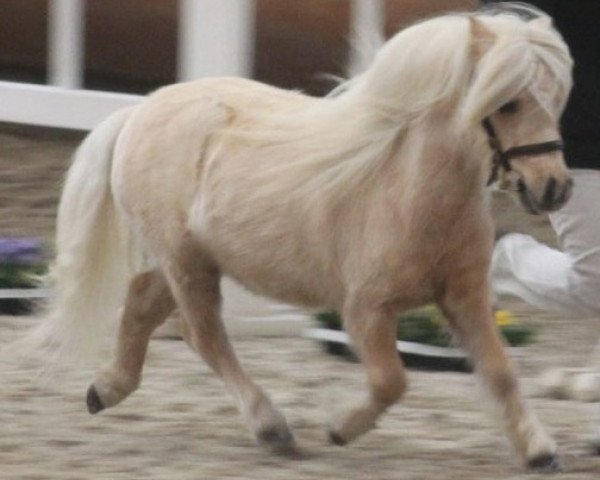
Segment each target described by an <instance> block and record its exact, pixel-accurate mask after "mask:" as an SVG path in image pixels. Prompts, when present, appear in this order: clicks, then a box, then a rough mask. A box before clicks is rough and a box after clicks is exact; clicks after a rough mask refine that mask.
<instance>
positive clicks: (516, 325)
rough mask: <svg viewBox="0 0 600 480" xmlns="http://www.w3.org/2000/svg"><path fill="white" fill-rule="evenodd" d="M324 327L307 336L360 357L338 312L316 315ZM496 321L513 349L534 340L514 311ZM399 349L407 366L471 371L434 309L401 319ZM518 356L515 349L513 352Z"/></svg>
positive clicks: (327, 347)
mask: <svg viewBox="0 0 600 480" xmlns="http://www.w3.org/2000/svg"><path fill="white" fill-rule="evenodd" d="M315 318H316V320H317V321H318V323H319V324H320V325H321V328H313V329H309V330H307V331H306V332H305V336H307V337H309V338H314V339H316V340H317V341H319V342H321V343H322V345H323V347H324V348H325V350H326V351H327V352H328V353H331V354H334V355H341V356H344V357H346V358H348V359H351V360H356V356H355V354H354V353H353V351H352V347H351V346H350V342H349V338H348V336H347V334H346V333H345V332H343V331H341V320H340V318H339V316H338V315H337V314H336V313H335V312H324V313H319V314H317V315H316V316H315ZM495 319H496V323H497V325H498V328H499V329H500V332H501V333H502V334H503V335H504V337H505V339H506V341H507V343H508V344H509V345H510V346H518V345H523V344H525V343H528V342H530V341H531V339H532V337H533V334H534V331H533V329H532V328H530V327H527V326H525V325H523V324H521V323H520V322H519V321H518V320H517V319H516V317H515V316H513V315H512V314H511V313H510V312H507V311H504V310H499V311H496V312H495ZM397 338H398V340H397V342H396V346H397V350H398V353H399V355H400V356H401V357H402V360H403V362H404V364H405V365H406V366H407V367H413V368H422V369H428V370H451V371H459V372H471V371H472V367H471V365H470V363H469V360H468V358H467V355H466V354H465V352H463V351H462V350H461V349H460V348H456V347H455V346H454V342H453V338H452V335H451V333H450V330H449V329H448V326H447V324H446V321H445V319H444V317H443V315H442V313H441V312H440V311H439V310H438V309H437V308H435V307H433V306H428V307H424V308H421V309H417V310H412V311H409V312H406V313H404V314H402V315H401V316H400V317H399V318H398V329H397ZM511 351H512V353H513V354H514V349H511Z"/></svg>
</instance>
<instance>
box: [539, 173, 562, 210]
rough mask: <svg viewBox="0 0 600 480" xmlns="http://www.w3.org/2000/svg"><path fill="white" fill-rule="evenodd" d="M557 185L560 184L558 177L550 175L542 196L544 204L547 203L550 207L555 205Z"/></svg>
mask: <svg viewBox="0 0 600 480" xmlns="http://www.w3.org/2000/svg"><path fill="white" fill-rule="evenodd" d="M557 185H558V182H557V181H556V178H554V177H550V178H549V179H548V181H547V182H546V188H545V190H544V195H543V197H542V205H545V206H548V207H550V206H552V205H554V199H555V196H556V187H557ZM557 200H558V199H557Z"/></svg>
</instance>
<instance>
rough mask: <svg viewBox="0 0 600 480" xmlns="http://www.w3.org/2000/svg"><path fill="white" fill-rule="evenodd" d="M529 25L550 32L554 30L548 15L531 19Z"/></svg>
mask: <svg viewBox="0 0 600 480" xmlns="http://www.w3.org/2000/svg"><path fill="white" fill-rule="evenodd" d="M528 23H529V25H531V26H533V27H540V28H543V29H545V30H550V29H551V28H552V18H550V17H549V16H548V15H540V16H539V17H535V18H533V19H531V20H530V21H529V22H528Z"/></svg>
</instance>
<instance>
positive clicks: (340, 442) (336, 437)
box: [329, 430, 348, 447]
mask: <svg viewBox="0 0 600 480" xmlns="http://www.w3.org/2000/svg"><path fill="white" fill-rule="evenodd" d="M329 441H330V442H331V443H333V444H334V445H337V446H338V447H343V446H344V445H346V444H347V443H348V442H347V441H346V440H345V439H344V438H343V437H342V436H341V435H340V434H339V433H338V432H334V431H333V430H332V431H330V432H329Z"/></svg>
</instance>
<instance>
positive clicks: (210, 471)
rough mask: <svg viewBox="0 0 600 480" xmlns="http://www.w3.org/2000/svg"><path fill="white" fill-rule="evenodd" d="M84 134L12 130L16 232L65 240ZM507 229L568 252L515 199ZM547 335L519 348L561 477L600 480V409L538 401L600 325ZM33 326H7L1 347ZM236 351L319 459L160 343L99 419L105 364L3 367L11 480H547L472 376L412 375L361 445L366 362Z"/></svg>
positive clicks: (295, 344)
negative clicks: (92, 401) (594, 450)
mask: <svg viewBox="0 0 600 480" xmlns="http://www.w3.org/2000/svg"><path fill="white" fill-rule="evenodd" d="M79 138H80V136H79V135H76V134H65V133H64V132H62V133H61V132H59V133H56V132H47V131H39V130H30V129H27V130H22V129H15V128H13V127H7V126H4V127H3V128H1V129H0V182H1V185H2V189H1V191H0V235H3V236H7V235H29V236H37V237H41V238H44V239H47V240H48V242H49V244H50V243H51V238H52V234H53V228H54V227H53V225H54V214H55V209H56V202H57V195H58V192H59V186H60V181H61V178H62V176H63V174H64V171H65V169H66V167H67V165H68V163H69V160H68V158H69V155H70V153H71V152H72V150H73V148H74V147H75V145H76V144H77V141H78V140H79ZM496 208H497V209H498V208H499V209H500V210H501V211H502V215H500V217H501V218H500V220H499V222H500V223H502V225H503V228H510V229H513V230H519V231H527V232H533V233H535V234H536V236H538V237H539V238H545V239H546V240H547V241H549V242H552V240H553V239H552V235H551V232H550V231H549V230H548V227H547V223H546V222H545V221H544V219H539V218H537V219H533V218H532V217H528V216H524V215H522V214H521V213H520V211H519V210H518V207H517V209H514V210H513V207H511V205H510V202H509V201H506V199H500V201H498V202H497V206H496ZM511 306H512V308H514V309H516V310H519V311H521V312H523V313H524V315H525V317H524V321H528V322H530V323H531V324H533V325H535V326H536V327H538V328H539V335H538V338H537V341H536V342H535V343H533V344H532V345H531V346H528V347H525V348H522V349H520V350H519V352H518V353H517V354H516V358H515V360H516V362H517V364H518V366H519V370H520V377H521V380H522V387H523V391H524V393H525V395H526V396H527V397H528V398H529V401H530V403H531V405H532V407H533V408H534V409H535V411H536V412H537V414H538V415H539V417H540V419H541V421H542V422H543V423H544V424H545V425H546V426H547V428H548V429H549V431H550V432H551V433H552V434H553V435H554V437H555V438H556V440H557V442H558V443H559V446H560V451H561V452H562V458H563V462H564V471H563V473H560V474H558V475H555V476H553V477H552V478H553V479H557V480H563V479H564V480H566V479H570V480H592V479H594V480H597V479H598V478H600V457H592V456H591V455H590V454H589V448H588V444H587V440H588V437H589V434H590V433H591V426H590V419H591V418H592V416H593V413H594V409H595V408H597V406H594V405H592V404H585V403H579V402H574V401H558V400H551V399H545V398H541V397H539V396H538V395H537V393H536V392H537V388H536V383H535V381H536V378H537V377H538V376H539V374H540V373H541V372H542V371H543V370H544V369H546V368H549V367H558V366H563V367H577V366H580V365H582V364H583V363H584V361H585V357H586V356H587V355H588V353H589V352H590V351H591V349H592V346H593V344H594V343H595V341H596V340H597V337H598V330H599V329H598V321H597V319H590V320H580V319H564V318H556V317H552V316H547V315H545V316H544V315H541V314H539V313H537V312H531V311H527V310H524V309H523V306H522V305H519V304H511ZM27 323H28V319H27V318H23V317H0V345H1V344H4V343H7V342H9V341H10V340H11V339H13V338H15V337H16V336H17V335H18V331H19V330H20V329H22V328H24V326H25V325H26V324H27ZM235 347H236V349H237V351H238V353H239V355H240V357H241V359H242V362H243V364H244V365H245V366H246V367H247V369H248V371H249V372H250V373H251V374H252V376H253V377H254V378H255V379H256V380H257V382H258V383H260V384H261V385H262V386H264V387H265V388H266V390H267V391H268V392H270V393H271V395H272V397H273V399H274V401H275V402H276V403H277V404H278V405H280V406H281V408H282V409H283V411H284V412H285V414H286V415H287V417H288V419H289V421H290V424H291V427H292V428H293V430H294V432H295V434H296V437H297V440H298V443H299V444H300V446H301V448H302V451H303V453H304V458H302V459H300V460H290V459H285V458H279V457H275V456H272V455H270V454H268V453H266V452H264V451H262V450H261V449H259V448H258V447H256V446H255V445H254V444H253V441H252V439H251V438H250V437H249V435H248V433H247V431H246V428H245V425H244V424H243V422H242V420H241V419H240V417H239V416H238V414H237V412H236V410H235V407H234V403H233V401H232V399H231V397H230V396H229V395H228V394H227V393H226V392H225V390H224V388H223V386H222V384H221V382H220V381H219V380H218V379H217V378H216V377H215V375H213V374H212V373H211V372H210V371H209V370H208V368H207V367H206V366H205V365H204V364H203V363H202V362H201V361H200V360H198V359H197V358H196V356H195V355H194V354H193V353H192V352H190V351H189V349H188V348H187V347H186V346H185V344H183V342H180V341H173V340H161V339H154V340H152V342H151V349H150V355H149V358H148V362H147V368H146V372H145V378H144V380H143V383H142V385H141V387H140V389H139V390H138V391H137V392H135V393H134V394H133V395H132V396H131V397H130V398H128V399H127V400H126V401H125V402H124V403H123V404H121V405H119V406H117V407H115V408H113V409H111V410H108V411H106V412H103V413H101V414H100V415H97V416H90V415H89V414H88V413H87V411H86V408H85V404H84V396H85V390H86V388H87V386H88V383H89V382H90V381H91V379H92V377H93V370H91V369H87V368H78V367H76V366H73V371H72V372H71V373H70V374H69V375H67V377H66V378H65V379H63V380H61V381H58V380H53V379H42V380H41V381H40V380H39V379H34V378H33V374H32V372H31V370H28V369H26V368H24V367H23V366H17V365H14V364H12V363H11V362H7V361H2V363H0V385H2V388H1V389H0V479H2V480H5V479H6V480H9V479H11V480H12V479H15V480H16V479H22V480H42V479H52V480H70V479H73V480H74V479H86V480H101V479H107V480H109V479H110V480H119V479H127V480H131V479H142V478H144V479H149V478H151V479H165V480H167V479H169V480H178V479H181V480H186V479H200V480H204V479H207V480H208V479H222V478H223V479H225V478H227V479H230V478H232V479H261V480H267V479H290V480H292V479H307V480H309V479H310V480H324V479H330V478H340V479H342V478H343V479H357V480H358V479H386V480H387V479H427V480H433V479H436V480H437V479H460V480H471V479H472V480H484V479H525V478H526V479H531V480H534V479H537V478H546V477H545V476H543V475H526V474H525V472H524V470H523V468H522V467H521V465H520V464H519V462H518V461H517V459H516V458H515V457H514V455H513V454H512V452H511V449H510V447H509V445H508V442H507V441H506V439H505V437H504V435H503V433H502V431H501V429H500V428H499V427H498V425H497V424H496V422H495V421H494V420H493V417H492V416H491V415H490V412H489V411H488V410H489V408H488V406H487V400H486V397H485V396H484V395H482V394H481V392H480V391H479V388H478V386H477V382H476V379H475V378H474V377H473V376H472V375H469V374H461V373H449V372H443V373H442V372H425V371H411V372H410V374H409V380H410V388H409V391H408V394H407V395H406V397H405V399H404V401H403V402H402V403H401V404H399V405H397V406H395V407H394V408H392V409H391V410H390V411H389V412H388V414H387V415H385V416H384V417H383V418H382V420H381V421H380V424H379V427H378V428H377V429H376V430H374V431H373V432H371V433H369V434H368V435H366V436H364V437H363V438H361V439H360V440H359V441H358V442H357V443H355V444H353V445H350V446H347V447H344V448H339V447H334V446H331V445H329V444H328V443H327V441H326V433H325V432H326V428H327V425H328V422H329V420H330V418H331V417H332V415H334V414H335V413H336V412H340V411H342V410H343V407H344V405H348V404H351V403H352V402H353V400H355V399H357V398H360V397H361V396H362V395H363V394H364V386H363V373H362V369H361V367H360V365H358V364H354V363H350V362H348V361H346V360H344V359H341V358H338V357H332V356H330V355H328V354H326V353H324V352H323V351H322V349H321V347H320V345H318V344H317V343H316V342H314V341H312V340H308V339H303V338H262V337H244V338H238V339H236V340H235Z"/></svg>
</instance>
